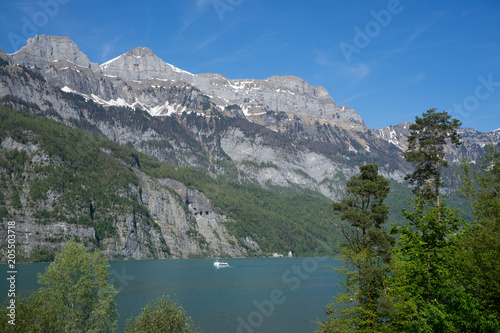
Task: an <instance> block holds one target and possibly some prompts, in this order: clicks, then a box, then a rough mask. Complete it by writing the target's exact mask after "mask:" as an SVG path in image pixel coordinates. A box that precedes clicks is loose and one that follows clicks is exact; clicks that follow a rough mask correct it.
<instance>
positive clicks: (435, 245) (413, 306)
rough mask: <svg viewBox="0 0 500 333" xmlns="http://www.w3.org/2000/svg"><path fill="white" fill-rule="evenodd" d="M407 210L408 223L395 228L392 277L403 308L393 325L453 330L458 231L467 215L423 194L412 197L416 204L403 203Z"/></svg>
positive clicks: (399, 308)
mask: <svg viewBox="0 0 500 333" xmlns="http://www.w3.org/2000/svg"><path fill="white" fill-rule="evenodd" d="M403 215H404V216H405V217H406V218H407V219H408V220H409V223H408V224H407V225H405V226H402V227H396V226H394V228H393V230H392V231H391V232H393V233H399V234H400V238H399V240H398V245H399V246H398V247H396V248H395V263H394V266H393V269H392V277H391V279H390V280H389V285H390V287H389V289H391V295H390V297H391V298H392V299H393V303H395V304H393V306H394V307H395V309H396V311H395V312H396V313H398V315H396V316H395V317H394V318H392V319H393V322H392V323H391V325H395V326H400V327H402V328H403V331H412V332H413V331H414V332H438V331H442V332H453V330H452V328H453V327H454V326H453V325H454V324H453V322H454V320H455V319H453V318H451V317H450V309H451V308H450V307H449V306H450V304H451V302H450V293H455V296H454V297H455V299H456V297H458V294H457V292H458V291H457V290H454V291H453V287H454V286H453V285H451V284H450V281H451V279H452V278H453V268H452V263H451V259H450V258H451V257H453V256H454V252H455V251H456V242H457V237H456V236H455V235H456V234H457V233H458V232H459V231H460V229H461V227H462V226H463V225H464V221H463V220H462V219H461V217H460V215H459V214H458V213H457V212H456V211H455V210H453V209H451V208H449V207H447V206H446V204H445V203H442V204H441V205H440V206H438V205H437V204H434V205H432V206H430V205H428V203H427V202H425V200H424V199H422V198H417V200H416V201H415V202H414V203H413V210H406V209H404V210H403ZM462 296H464V295H461V296H460V297H462ZM410 318H411V319H410Z"/></svg>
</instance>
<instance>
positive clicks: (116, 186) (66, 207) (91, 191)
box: [0, 107, 259, 259]
mask: <svg viewBox="0 0 500 333" xmlns="http://www.w3.org/2000/svg"><path fill="white" fill-rule="evenodd" d="M0 119H1V123H0V186H1V187H2V191H1V192H2V194H1V197H0V218H6V219H7V220H14V221H17V224H16V234H17V241H18V242H19V245H18V247H17V251H18V253H23V252H24V255H25V256H27V257H33V256H35V255H36V254H37V253H40V252H42V253H55V252H57V251H58V250H59V249H60V248H61V246H62V245H63V244H64V243H65V242H66V241H67V240H69V239H71V238H72V237H76V238H78V239H80V240H81V241H83V242H84V243H86V244H87V245H88V246H98V247H100V248H101V250H102V251H103V252H104V253H105V254H106V255H107V256H108V257H109V258H111V259H150V258H179V257H190V256H222V255H230V256H243V255H247V250H246V249H245V248H242V247H241V246H237V245H236V242H237V240H236V238H234V237H233V236H230V235H229V234H228V232H227V230H226V227H225V225H224V222H225V221H227V218H226V217H224V216H222V215H220V214H219V213H217V212H215V211H214V207H213V206H212V204H211V202H210V200H209V199H208V198H206V197H205V195H203V194H202V193H201V192H199V191H196V190H193V189H190V188H187V187H186V186H184V185H182V184H179V183H178V182H176V181H174V180H171V179H155V178H152V177H151V176H148V175H147V174H145V173H144V172H141V171H140V168H139V166H138V164H139V163H140V160H141V158H140V156H138V155H137V153H136V152H134V151H133V150H131V149H128V148H126V147H121V146H119V145H117V144H115V143H113V142H111V141H109V140H105V139H102V138H101V139H99V138H97V137H95V136H93V135H90V134H87V133H85V132H83V131H80V130H74V129H71V128H68V127H65V126H63V125H61V124H58V123H56V122H54V121H50V120H48V119H44V118H40V117H35V116H31V115H30V114H26V113H20V112H15V111H12V110H9V109H6V108H3V107H0ZM200 212H203V214H200ZM5 226H6V224H5V223H3V224H2V227H1V228H0V237H1V239H7V237H6V234H7V230H6V228H5ZM4 236H5V237H4ZM5 245H7V244H6V243H3V244H2V246H5ZM245 247H248V246H246V245H245ZM253 250H254V251H259V249H258V247H256V245H253ZM4 253H6V251H4ZM19 259H20V258H19Z"/></svg>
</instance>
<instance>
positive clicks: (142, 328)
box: [125, 295, 200, 333]
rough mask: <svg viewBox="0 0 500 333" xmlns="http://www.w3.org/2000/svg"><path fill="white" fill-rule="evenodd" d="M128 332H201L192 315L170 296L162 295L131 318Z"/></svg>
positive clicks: (127, 325) (127, 327)
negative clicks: (187, 314) (189, 315)
mask: <svg viewBox="0 0 500 333" xmlns="http://www.w3.org/2000/svg"><path fill="white" fill-rule="evenodd" d="M125 332H127V333H149V332H151V333H156V332H176V333H191V332H200V331H199V329H198V328H197V327H196V326H195V325H194V323H193V321H192V320H191V317H188V316H186V312H185V311H184V309H183V308H182V306H180V305H179V304H178V303H177V302H175V301H173V300H171V299H170V297H169V296H165V295H163V296H161V297H159V298H158V299H156V300H154V301H152V302H150V303H149V304H148V305H146V306H145V307H144V308H143V309H142V310H141V313H140V314H139V315H138V316H137V317H136V318H135V319H132V318H129V319H128V320H127V324H126V327H125Z"/></svg>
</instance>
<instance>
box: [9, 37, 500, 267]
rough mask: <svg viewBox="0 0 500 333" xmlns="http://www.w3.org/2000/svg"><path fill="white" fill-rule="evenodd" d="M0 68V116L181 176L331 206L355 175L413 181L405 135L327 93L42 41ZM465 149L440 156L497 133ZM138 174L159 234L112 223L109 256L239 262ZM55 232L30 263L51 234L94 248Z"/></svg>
mask: <svg viewBox="0 0 500 333" xmlns="http://www.w3.org/2000/svg"><path fill="white" fill-rule="evenodd" d="M0 58H1V59H2V60H3V62H0V102H1V104H3V105H7V106H9V107H12V108H14V109H16V110H28V111H30V112H32V113H35V114H40V115H43V116H45V117H48V118H51V119H55V120H57V121H60V122H62V123H64V124H66V125H69V126H72V127H77V128H82V129H85V130H87V131H90V132H93V133H97V134H99V135H104V136H106V137H107V138H109V139H111V140H113V141H116V142H118V143H120V144H127V145H129V146H131V147H133V148H134V149H136V150H138V151H141V152H144V153H146V154H148V155H151V156H154V157H156V158H157V159H158V160H160V161H167V162H169V163H171V164H173V165H174V166H176V167H183V166H193V167H197V168H200V169H203V170H205V171H206V172H207V173H208V174H209V175H210V176H212V177H214V178H215V177H218V176H219V175H224V176H226V177H228V178H230V179H232V180H234V181H236V182H240V183H243V182H244V183H254V184H259V185H260V186H262V187H268V188H272V187H273V186H281V187H288V188H297V189H307V190H312V191H315V192H319V193H322V194H323V195H325V196H326V197H328V198H330V199H333V200H337V199H339V198H341V196H342V195H343V192H344V187H345V182H346V180H347V179H349V177H351V176H352V175H353V174H355V173H357V172H358V169H357V168H358V166H359V165H362V164H364V163H377V164H378V165H379V168H380V171H381V173H382V174H383V175H384V176H386V177H389V178H392V179H394V180H396V181H399V182H401V181H402V180H403V178H404V175H405V174H407V173H408V170H409V166H408V165H406V164H405V163H404V161H403V160H402V158H401V157H400V153H401V152H402V151H404V150H405V149H406V136H407V135H408V133H409V130H408V126H409V123H403V124H399V125H396V126H390V127H388V128H385V129H382V130H372V129H369V128H368V127H367V126H366V125H365V124H364V123H363V121H362V120H361V118H360V117H359V115H358V114H357V113H356V112H355V111H354V110H352V109H350V108H349V107H347V106H338V105H336V104H335V102H334V101H333V99H332V98H331V96H330V95H329V94H328V92H327V91H326V90H325V89H324V88H322V87H315V86H311V85H309V84H308V83H307V82H305V81H303V80H301V79H300V78H297V77H293V76H275V77H271V78H268V79H266V80H253V79H242V80H230V79H227V78H225V77H223V76H222V75H220V74H210V73H205V74H191V73H188V72H186V71H183V70H181V69H179V68H176V67H175V66H173V65H170V64H168V63H166V62H164V61H163V60H161V59H160V58H158V57H157V56H155V55H154V53H153V52H152V51H151V50H149V49H148V48H144V47H139V48H135V49H133V50H131V51H129V52H127V53H125V54H123V55H121V56H119V57H117V58H115V59H112V60H110V61H108V62H106V63H104V64H102V65H98V64H94V63H91V62H90V61H89V59H88V57H87V56H86V55H85V54H84V53H82V52H81V51H80V50H79V49H78V46H77V45H76V44H75V43H73V42H72V41H71V40H69V38H67V37H54V36H43V35H42V36H37V37H35V38H32V39H30V40H28V43H27V45H26V46H25V47H23V48H22V49H21V50H19V51H17V52H15V53H14V54H12V55H6V54H5V53H3V52H1V51H0ZM6 62H8V65H6ZM462 138H463V142H464V144H463V145H462V146H461V147H460V148H459V149H458V150H456V149H451V150H449V151H447V157H448V159H449V160H450V161H458V160H459V159H460V158H462V157H467V158H469V159H471V160H477V159H479V158H480V156H481V155H482V154H483V153H484V147H485V145H487V144H490V143H494V144H498V142H499V141H500V131H495V132H492V133H479V132H477V131H474V130H472V129H463V130H462ZM2 144H5V145H7V146H8V142H7V141H4V142H3V143H2ZM4 149H10V148H5V147H4ZM40 158H41V157H40ZM136 174H137V175H138V177H139V178H140V179H141V184H140V186H139V187H133V188H131V189H130V191H131V192H133V193H134V195H135V196H137V197H139V198H140V200H141V204H143V205H145V206H146V207H147V208H148V210H149V211H150V212H151V215H152V216H153V219H154V221H155V223H156V224H157V225H158V227H151V226H147V225H146V226H144V227H143V229H140V228H139V229H138V227H137V225H143V224H144V223H143V222H144V221H138V220H137V217H134V214H133V212H124V213H123V214H121V215H119V216H118V215H117V216H116V218H115V220H114V221H115V223H116V228H117V236H116V237H114V238H112V239H107V240H104V241H103V242H104V243H103V244H104V248H105V249H106V251H107V252H106V253H107V254H108V256H110V257H113V258H115V257H116V258H126V259H134V258H135V259H139V258H150V257H159V258H161V257H165V256H172V257H187V256H200V255H208V256H219V255H223V254H227V255H232V256H237V255H245V253H246V252H245V250H244V249H243V247H239V246H236V245H234V244H237V242H236V241H235V239H234V238H232V236H230V235H229V234H228V233H227V231H226V230H225V228H224V223H223V222H225V221H227V219H226V218H225V217H224V215H223V214H221V213H218V210H217V208H216V207H213V206H212V205H211V203H210V202H209V201H208V199H207V198H206V197H204V194H203V193H201V192H199V191H197V190H195V189H188V188H187V187H186V186H184V185H183V184H180V183H178V182H175V181H173V180H154V179H151V178H148V177H146V176H145V175H144V174H140V172H139V171H138V170H136ZM139 188H141V189H142V190H141V193H139ZM134 191H135V192H134ZM47 205H48V203H47ZM14 215H15V214H14ZM23 218H24V221H25V222H23V223H24V224H22V225H23V226H27V227H26V228H27V229H26V230H25V232H26V233H27V235H32V234H33V233H34V234H36V233H37V232H38V233H39V234H41V233H42V229H43V228H42V227H40V226H37V222H36V219H34V218H33V217H32V216H31V215H30V212H29V210H28V211H26V214H24V217H23ZM50 223H51V224H50V227H48V228H46V230H47V231H46V232H45V233H44V234H43V235H42V236H40V238H36V240H33V239H34V238H30V239H32V240H33V241H32V242H31V241H30V242H29V244H28V243H26V249H27V252H29V251H30V250H31V249H33V248H34V247H36V246H38V245H36V244H42V243H43V237H45V238H46V239H50V238H51V237H52V238H53V235H54V234H57V233H59V234H60V235H62V236H61V237H62V238H63V239H67V238H69V237H73V236H75V235H77V234H78V235H79V236H78V237H80V238H82V239H87V238H88V239H89V242H91V240H92V235H91V230H90V229H88V228H86V227H81V226H80V228H76V229H75V226H74V225H69V224H64V223H65V222H61V221H53V222H50ZM61 223H62V224H61ZM23 230H24V229H23ZM30 230H31V231H30ZM141 230H142V231H141ZM94 238H95V237H94ZM162 239H163V240H162ZM244 239H245V243H244V244H241V245H242V246H244V247H245V248H247V249H252V250H255V251H258V250H259V249H258V246H256V244H255V242H254V241H253V240H252V239H251V238H250V237H247V238H244ZM239 241H241V240H239ZM231 244H233V245H231ZM45 245H46V246H49V244H48V243H45ZM50 246H59V245H56V244H53V245H50ZM162 248H163V249H167V248H168V249H169V252H165V251H163V250H161V249H162ZM168 253H170V254H168Z"/></svg>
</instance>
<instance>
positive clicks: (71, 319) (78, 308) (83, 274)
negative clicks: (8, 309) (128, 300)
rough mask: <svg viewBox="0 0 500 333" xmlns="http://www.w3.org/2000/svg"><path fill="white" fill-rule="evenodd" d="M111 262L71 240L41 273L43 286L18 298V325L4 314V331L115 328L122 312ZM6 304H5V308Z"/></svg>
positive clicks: (70, 330)
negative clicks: (111, 279)
mask: <svg viewBox="0 0 500 333" xmlns="http://www.w3.org/2000/svg"><path fill="white" fill-rule="evenodd" d="M108 267H109V265H108V264H107V261H106V260H105V259H104V256H103V255H102V253H101V252H99V251H95V252H92V253H91V252H89V251H88V250H87V249H86V248H85V247H84V246H83V245H81V244H78V243H76V242H75V241H70V242H68V243H67V244H66V246H65V247H64V249H63V251H62V252H61V253H59V254H58V255H57V256H56V257H55V261H54V262H52V263H51V264H50V266H49V267H48V268H47V269H46V271H45V273H43V274H40V275H39V277H38V282H39V283H40V284H41V287H40V289H38V290H36V291H34V292H32V293H31V294H30V295H29V296H28V297H26V298H18V303H17V308H16V311H17V313H16V325H15V326H12V325H10V324H8V323H7V321H6V320H5V321H4V319H5V318H7V316H6V315H4V313H2V314H1V315H2V316H1V317H2V318H1V319H0V327H1V328H3V329H4V330H3V331H4V332H7V331H12V332H111V331H114V329H115V327H116V321H117V318H118V313H117V311H116V304H115V301H114V297H115V296H116V293H117V292H116V291H115V289H114V287H113V285H112V284H111V283H110V282H108V279H109V277H110V273H109V271H108ZM4 309H5V307H2V311H4Z"/></svg>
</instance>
